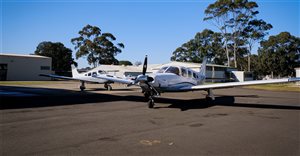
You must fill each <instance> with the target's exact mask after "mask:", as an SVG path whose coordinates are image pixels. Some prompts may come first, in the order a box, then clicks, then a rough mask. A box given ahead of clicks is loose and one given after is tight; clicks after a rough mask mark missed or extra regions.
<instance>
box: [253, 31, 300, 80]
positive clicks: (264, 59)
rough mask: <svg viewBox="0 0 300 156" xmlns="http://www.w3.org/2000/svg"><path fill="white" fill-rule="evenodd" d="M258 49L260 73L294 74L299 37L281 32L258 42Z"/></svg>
mask: <svg viewBox="0 0 300 156" xmlns="http://www.w3.org/2000/svg"><path fill="white" fill-rule="evenodd" d="M260 45H261V47H260V48H259V49H258V57H259V63H258V64H259V68H260V71H261V74H264V75H269V74H273V75H275V76H292V75H295V70H294V68H295V67H297V66H299V64H300V38H299V37H296V36H293V35H291V34H290V33H289V32H281V33H280V34H278V35H276V36H270V37H269V39H268V40H266V41H262V42H260Z"/></svg>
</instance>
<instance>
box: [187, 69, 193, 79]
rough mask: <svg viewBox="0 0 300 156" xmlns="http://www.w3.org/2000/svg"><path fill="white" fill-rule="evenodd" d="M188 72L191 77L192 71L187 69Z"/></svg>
mask: <svg viewBox="0 0 300 156" xmlns="http://www.w3.org/2000/svg"><path fill="white" fill-rule="evenodd" d="M188 73H189V77H191V78H192V77H193V74H192V71H190V70H188Z"/></svg>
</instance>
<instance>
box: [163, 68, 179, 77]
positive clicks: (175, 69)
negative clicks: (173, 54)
mask: <svg viewBox="0 0 300 156" xmlns="http://www.w3.org/2000/svg"><path fill="white" fill-rule="evenodd" d="M165 72H166V73H174V74H176V75H179V68H177V67H172V66H170V67H169V68H168V69H167V70H166V71H165Z"/></svg>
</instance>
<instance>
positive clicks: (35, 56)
mask: <svg viewBox="0 0 300 156" xmlns="http://www.w3.org/2000/svg"><path fill="white" fill-rule="evenodd" d="M0 56H10V57H30V58H48V59H51V57H46V56H40V55H25V54H11V53H0Z"/></svg>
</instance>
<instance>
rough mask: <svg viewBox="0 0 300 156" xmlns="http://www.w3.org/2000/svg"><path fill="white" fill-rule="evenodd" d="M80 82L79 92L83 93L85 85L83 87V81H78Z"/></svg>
mask: <svg viewBox="0 0 300 156" xmlns="http://www.w3.org/2000/svg"><path fill="white" fill-rule="evenodd" d="M80 82H81V85H80V87H79V88H80V91H82V92H83V91H84V90H85V85H84V81H80Z"/></svg>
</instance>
